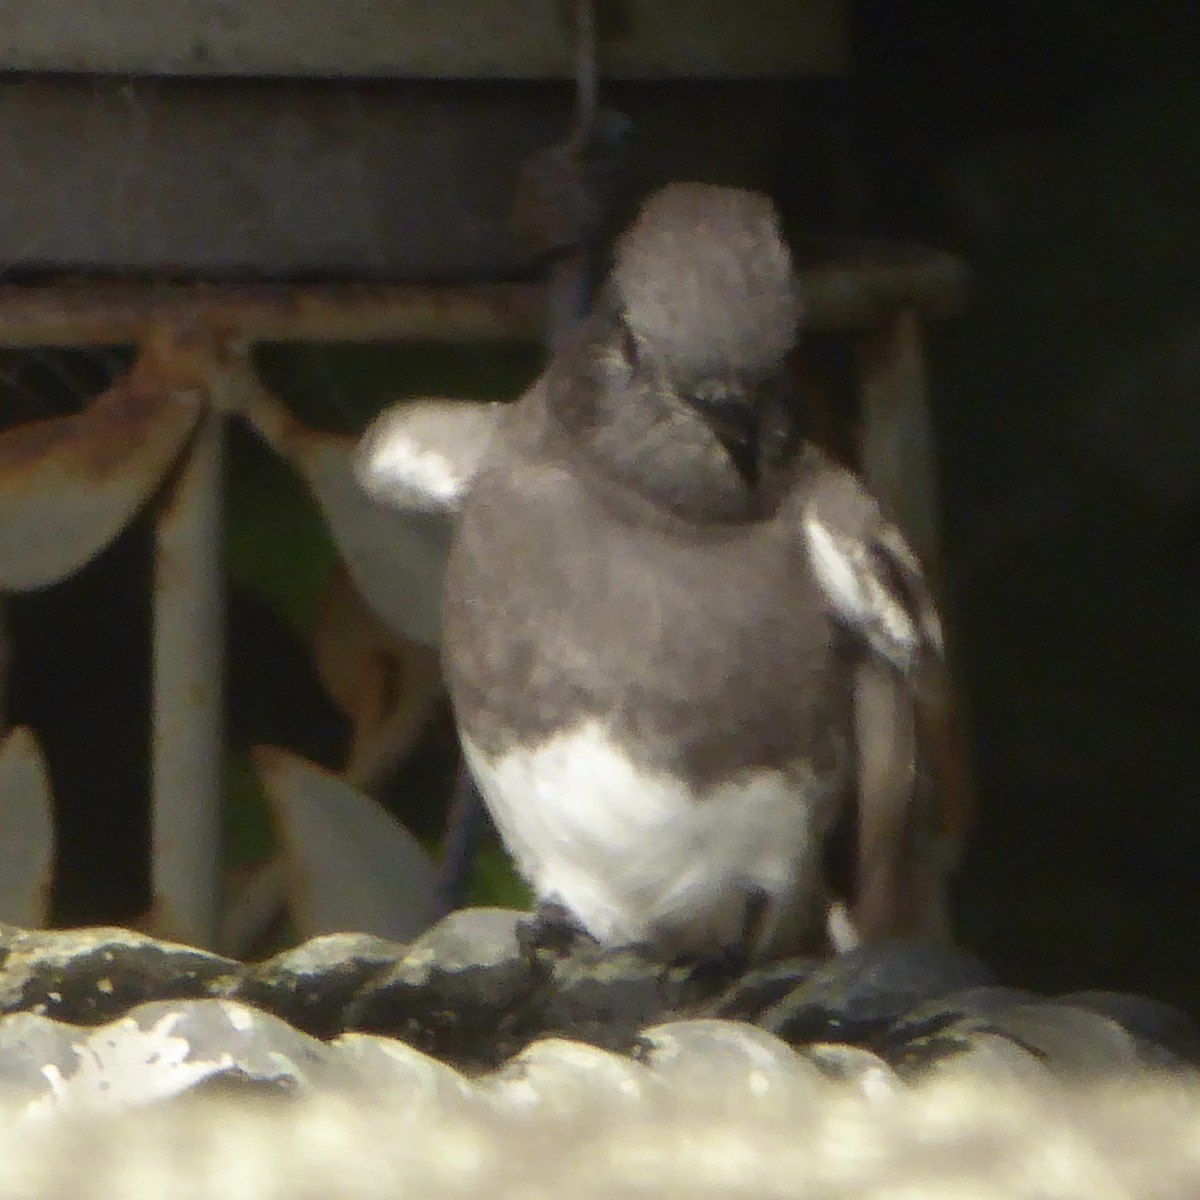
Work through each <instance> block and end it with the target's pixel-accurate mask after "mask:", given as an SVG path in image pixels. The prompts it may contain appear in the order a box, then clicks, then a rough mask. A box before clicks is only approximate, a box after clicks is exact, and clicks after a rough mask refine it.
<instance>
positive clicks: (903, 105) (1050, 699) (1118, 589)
mask: <svg viewBox="0 0 1200 1200" xmlns="http://www.w3.org/2000/svg"><path fill="white" fill-rule="evenodd" d="M854 16H855V26H854V28H855V53H856V60H857V61H856V74H855V80H854V85H853V86H854V90H855V96H856V99H855V104H854V110H855V118H854V131H855V132H854V137H855V139H856V159H857V162H858V163H859V164H860V166H861V169H862V178H863V180H864V186H863V188H862V191H861V193H860V194H859V200H860V203H861V211H860V213H859V214H858V219H859V220H860V221H861V222H862V224H863V225H864V226H865V227H866V228H868V229H869V230H871V231H872V232H876V233H887V234H892V235H902V236H917V237H920V238H924V239H927V240H929V241H930V242H932V243H934V244H936V245H938V246H941V247H945V248H947V249H951V250H954V251H956V252H958V253H960V254H961V255H962V256H963V257H964V258H965V259H966V260H967V262H968V263H969V264H970V266H971V268H972V271H973V277H974V278H973V286H972V290H971V295H970V299H969V303H968V307H967V309H966V311H965V312H964V313H963V315H962V316H961V317H959V318H958V319H955V320H953V321H951V322H948V323H947V324H945V325H942V326H940V327H938V328H937V329H936V330H934V331H933V333H932V342H931V350H932V357H933V367H934V371H933V397H932V401H933V405H934V420H935V426H936V433H937V439H938V448H939V458H940V474H941V488H942V521H943V535H944V555H945V559H946V563H947V568H948V574H949V578H950V592H951V604H952V616H953V620H954V628H955V631H956V633H957V635H958V637H959V641H960V650H961V656H962V665H963V667H964V673H965V678H966V683H967V688H968V694H969V702H970V706H971V730H972V741H973V753H974V760H975V765H976V772H977V778H978V783H979V790H980V802H981V813H980V819H979V822H978V825H977V828H976V831H975V834H974V838H973V840H972V843H971V847H970V851H969V853H968V855H967V859H966V862H965V864H964V869H963V872H962V877H961V880H960V887H959V905H958V908H959V926H960V929H961V932H962V934H963V936H964V938H965V940H967V941H968V942H969V943H971V944H973V945H975V946H976V947H977V948H979V949H980V950H981V951H982V952H983V953H984V954H985V955H986V956H987V957H989V958H990V959H992V960H993V961H994V962H995V963H996V965H998V966H999V967H1000V968H1001V970H1002V971H1003V972H1004V973H1005V974H1007V975H1008V976H1009V977H1010V978H1011V979H1013V980H1014V981H1016V982H1028V983H1033V984H1035V985H1037V986H1040V987H1045V988H1050V989H1067V988H1078V987H1093V986H1107V987H1116V988H1128V989H1134V990H1141V991H1148V992H1151V993H1155V994H1158V995H1161V996H1164V997H1169V998H1173V999H1176V1000H1181V1001H1183V1002H1185V1003H1187V1004H1189V1005H1190V1007H1192V1008H1193V1010H1197V1009H1200V966H1198V965H1197V961H1196V957H1195V953H1194V950H1193V943H1192V940H1191V939H1192V933H1193V930H1194V929H1195V928H1196V924H1197V919H1198V917H1200V889H1198V887H1197V865H1196V864H1197V861H1198V858H1200V793H1198V786H1197V774H1198V768H1200V704H1198V701H1200V693H1198V690H1197V668H1198V666H1200V619H1198V618H1200V567H1198V562H1200V559H1198V557H1197V551H1198V549H1200V547H1198V545H1197V533H1198V532H1200V525H1198V522H1200V506H1198V501H1200V286H1198V285H1200V154H1198V149H1200V142H1198V135H1197V129H1198V127H1200V125H1198V122H1200V75H1198V73H1197V70H1196V58H1195V53H1196V49H1197V47H1200V9H1198V8H1197V7H1196V6H1194V5H1189V4H1187V3H1182V2H1180V3H1170V2H1159V3H1150V4H1139V3H1132V2H1126V0H1098V2H1095V3H1084V2H1078V0H1063V2H1058V3H1049V4H1038V3H1013V2H1009V3H991V4H981V5H971V4H961V3H954V2H953V0H918V2H915V3H910V4H903V5H897V4H891V3H888V2H887V0H870V2H867V3H860V4H857V5H856V6H855V7H854Z"/></svg>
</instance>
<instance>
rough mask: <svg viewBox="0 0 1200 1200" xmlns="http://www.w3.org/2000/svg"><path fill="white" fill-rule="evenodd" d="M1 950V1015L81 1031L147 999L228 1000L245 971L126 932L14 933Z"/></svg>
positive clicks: (197, 952)
mask: <svg viewBox="0 0 1200 1200" xmlns="http://www.w3.org/2000/svg"><path fill="white" fill-rule="evenodd" d="M0 949H2V950H3V951H4V952H5V956H4V967H3V970H2V971H0V1012H29V1013H40V1014H43V1015H45V1016H48V1017H54V1018H56V1019H58V1020H62V1021H70V1022H73V1023H75V1024H79V1025H94V1024H99V1023H100V1022H102V1021H108V1020H111V1019H112V1018H114V1017H118V1016H120V1015H122V1014H123V1013H125V1012H128V1011H129V1009H131V1008H132V1007H133V1006H134V1005H136V1004H140V1003H142V1002H143V1001H146V1000H185V999H201V998H205V997H216V996H225V995H228V994H229V993H230V992H232V991H233V990H234V989H235V988H236V986H237V984H238V982H239V980H240V978H241V975H242V972H243V971H244V970H245V968H244V967H243V966H242V965H241V964H240V963H237V962H234V961H233V960H232V959H227V958H219V957H218V956H217V955H215V954H207V953H205V952H204V951H202V950H194V949H192V948H191V947H188V946H180V945H176V944H174V943H172V942H160V941H157V940H155V939H154V938H149V937H145V936H143V935H142V934H139V933H133V932H132V931H130V930H128V929H108V928H96V929H73V930H64V931H52V932H45V933H42V932H38V933H34V932H26V931H24V930H12V929H9V930H5V931H4V933H3V935H2V936H0Z"/></svg>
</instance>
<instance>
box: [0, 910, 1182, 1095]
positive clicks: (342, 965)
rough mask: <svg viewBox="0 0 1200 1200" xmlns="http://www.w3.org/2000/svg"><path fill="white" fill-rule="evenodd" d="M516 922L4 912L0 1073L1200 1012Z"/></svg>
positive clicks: (614, 1055)
mask: <svg viewBox="0 0 1200 1200" xmlns="http://www.w3.org/2000/svg"><path fill="white" fill-rule="evenodd" d="M527 919H528V918H527V914H524V913H520V912H514V911H509V910H501V909H487V908H481V909H465V910H461V911H459V912H456V913H453V914H451V916H449V917H447V918H446V919H445V920H443V921H441V922H439V923H438V924H437V925H436V926H434V927H433V928H432V929H430V930H429V931H428V932H427V933H425V934H424V935H423V936H422V937H420V938H418V939H417V940H416V941H414V942H412V943H410V944H408V945H399V944H395V943H391V942H386V941H383V940H381V939H379V938H373V937H367V936H363V935H356V934H338V935H332V936H327V937H322V938H317V939H314V940H312V941H310V942H307V943H305V944H304V945H302V946H298V947H296V948H294V949H291V950H288V951H286V952H285V953H282V954H279V955H277V956H276V957H274V958H271V959H268V960H266V961H265V962H261V963H257V964H250V965H244V964H240V963H237V962H234V961H232V960H229V959H223V958H219V957H217V956H214V955H209V954H205V953H203V952H200V951H197V950H192V949H189V948H187V947H182V946H175V945H170V944H168V943H162V942H157V941H154V940H153V939H151V938H147V937H143V936H141V935H138V934H134V933H130V932H127V931H123V930H118V929H96V930H77V931H70V932H64V933H26V932H23V931H20V930H15V929H11V928H9V929H5V930H3V932H2V933H0V951H2V952H3V955H4V959H3V966H2V967H0V1005H2V1006H3V1010H4V1013H5V1014H6V1015H4V1016H2V1017H0V1089H4V1090H7V1091H8V1092H9V1093H10V1094H13V1095H16V1096H18V1097H21V1098H22V1100H23V1102H24V1103H27V1104H31V1105H33V1104H41V1105H47V1104H53V1103H58V1102H62V1101H63V1100H64V1098H71V1097H75V1098H77V1097H78V1096H79V1095H81V1094H86V1095H92V1094H93V1093H94V1094H95V1095H100V1094H103V1095H104V1096H105V1097H106V1102H107V1103H113V1102H115V1100H116V1098H117V1097H120V1096H124V1097H125V1102H126V1103H128V1104H131V1105H136V1104H142V1103H146V1102H148V1101H149V1100H152V1099H158V1098H162V1097H164V1096H168V1095H174V1094H178V1093H182V1092H190V1091H193V1090H195V1089H197V1088H203V1089H209V1090H211V1089H213V1088H218V1089H223V1090H228V1089H229V1088H234V1087H236V1088H243V1089H244V1088H249V1089H250V1090H251V1091H265V1092H267V1093H268V1094H277V1093H279V1092H284V1093H287V1094H297V1095H308V1094H311V1093H312V1092H313V1091H325V1090H329V1089H333V1090H334V1091H339V1090H349V1091H351V1092H363V1091H365V1092H367V1093H371V1094H375V1093H378V1092H379V1091H380V1090H381V1089H382V1090H383V1091H388V1090H389V1089H392V1088H393V1087H408V1088H415V1092H414V1093H413V1094H414V1095H426V1094H428V1095H439V1096H443V1098H444V1097H445V1096H449V1095H453V1094H457V1092H458V1091H460V1090H461V1089H462V1088H463V1087H466V1086H467V1083H466V1081H468V1080H481V1079H490V1080H492V1082H491V1083H489V1085H488V1086H489V1087H507V1086H508V1084H505V1083H504V1082H503V1081H505V1080H507V1081H508V1083H511V1084H512V1085H513V1086H514V1087H515V1086H516V1083H517V1081H520V1084H521V1087H522V1088H524V1089H525V1091H524V1092H523V1093H521V1094H527V1093H528V1094H532V1093H531V1089H532V1091H533V1092H537V1091H538V1089H539V1088H541V1087H542V1086H543V1085H545V1086H546V1087H550V1088H552V1089H561V1088H566V1089H567V1091H568V1093H569V1092H570V1089H571V1088H573V1087H585V1086H591V1084H590V1083H586V1082H581V1081H586V1080H591V1081H593V1082H595V1083H596V1086H603V1087H607V1088H610V1089H615V1090H616V1092H618V1093H622V1092H623V1091H624V1090H628V1089H630V1088H633V1089H634V1090H637V1089H638V1088H639V1087H641V1086H642V1084H643V1083H644V1082H645V1078H644V1076H643V1075H641V1074H639V1070H638V1069H635V1068H640V1067H649V1068H652V1070H653V1074H654V1077H655V1079H656V1080H657V1081H658V1083H659V1084H661V1083H662V1082H663V1080H665V1079H671V1080H674V1081H675V1082H676V1083H677V1084H678V1086H680V1087H684V1081H685V1080H687V1079H691V1080H692V1081H693V1082H695V1081H697V1080H706V1081H708V1082H707V1084H706V1085H705V1086H708V1084H711V1085H712V1086H716V1082H715V1081H716V1080H717V1079H718V1077H720V1076H721V1074H722V1072H725V1073H726V1074H727V1075H728V1074H729V1073H730V1072H732V1075H731V1076H730V1078H731V1079H732V1078H733V1077H734V1076H736V1077H737V1078H739V1079H740V1078H741V1077H742V1075H745V1074H746V1072H750V1073H751V1074H754V1073H755V1072H757V1074H755V1075H754V1078H755V1079H757V1080H758V1083H757V1084H756V1085H755V1086H762V1087H770V1086H774V1085H772V1084H771V1083H770V1081H771V1080H775V1081H776V1082H777V1083H779V1081H780V1080H781V1079H782V1078H783V1075H789V1077H790V1075H791V1074H795V1073H796V1072H799V1073H800V1075H803V1076H805V1077H809V1076H811V1077H820V1078H823V1079H827V1080H833V1081H837V1082H841V1083H849V1084H851V1085H852V1086H853V1087H854V1088H857V1089H858V1090H860V1091H861V1090H863V1089H867V1090H870V1089H872V1088H873V1089H875V1091H876V1092H878V1091H879V1089H880V1088H883V1089H884V1090H886V1089H887V1088H889V1087H892V1086H893V1085H896V1086H898V1085H899V1084H900V1082H901V1081H903V1082H910V1081H919V1080H922V1079H925V1078H927V1077H930V1076H938V1075H940V1074H944V1073H945V1072H946V1071H947V1070H948V1069H952V1070H953V1071H954V1072H962V1071H966V1072H968V1073H969V1074H972V1075H977V1076H979V1077H980V1078H994V1079H995V1080H996V1081H997V1082H1000V1081H1009V1082H1013V1081H1020V1080H1029V1079H1038V1078H1048V1077H1059V1078H1064V1079H1067V1078H1076V1077H1094V1076H1100V1075H1112V1074H1114V1073H1117V1074H1119V1073H1123V1072H1124V1073H1133V1072H1137V1071H1141V1070H1145V1069H1157V1070H1161V1069H1163V1068H1168V1069H1170V1070H1171V1071H1189V1070H1191V1069H1193V1068H1195V1067H1196V1066H1197V1065H1200V1032H1198V1031H1197V1030H1196V1028H1195V1026H1194V1025H1193V1024H1192V1023H1191V1021H1190V1020H1189V1019H1188V1018H1187V1017H1186V1016H1185V1015H1184V1014H1183V1013H1181V1012H1179V1011H1178V1010H1176V1009H1174V1008H1172V1007H1171V1006H1169V1005H1166V1004H1163V1003H1160V1002H1158V1001H1155V1000H1151V999H1148V998H1143V997H1138V996H1130V995H1125V994H1121V993H1111V992H1102V991H1096V992H1087V993H1076V994H1074V995H1070V996H1063V997H1058V998H1048V997H1039V996H1036V995H1034V994H1033V993H1030V992H1027V991H1022V990H1018V989H1014V988H1007V987H1004V986H1002V984H1001V983H1000V982H999V981H998V980H996V979H995V977H994V976H993V974H992V972H991V971H990V970H989V969H988V967H987V966H986V965H985V964H983V963H982V962H980V961H979V960H978V959H976V958H975V957H973V956H972V955H970V954H967V953H965V952H962V951H957V950H951V949H947V948H944V947H935V946H929V945H922V944H910V943H903V942H896V943H890V944H885V945H881V946H877V947H870V948H862V949H859V950H856V951H854V952H852V953H850V954H847V955H845V956H843V957H841V958H838V959H834V960H831V961H829V962H823V963H816V962H814V961H812V960H809V959H796V960H790V961H786V962H781V963H776V964H771V965H768V966H764V967H760V968H756V969H754V970H751V971H748V972H746V973H744V974H740V975H735V974H734V973H733V971H732V969H731V968H730V967H728V966H726V965H722V964H712V963H686V962H674V963H661V962H655V961H653V960H651V959H649V958H647V957H646V956H645V955H644V954H643V953H642V952H641V951H639V950H638V949H637V948H632V947H631V948H624V949H616V950H613V949H607V950H606V949H601V948H599V947H597V946H595V945H593V944H591V943H587V942H579V941H577V942H573V943H570V944H564V945H563V946H561V947H558V948H547V947H545V946H538V945H533V944H531V943H530V941H529V940H528V939H527V938H526V937H524V936H523V929H524V923H525V922H526V921H527ZM664 1030H666V1031H667V1032H665V1033H664V1032H663V1031H664ZM697 1046H703V1047H706V1049H705V1050H704V1051H703V1053H701V1051H699V1050H696V1047H697ZM564 1047H565V1048H564ZM696 1054H700V1057H699V1058H696V1057H695V1055H696ZM731 1064H732V1065H731ZM781 1064H783V1065H781ZM739 1072H740V1073H741V1074H739ZM551 1076H552V1077H553V1080H554V1082H553V1083H552V1084H551V1083H548V1082H546V1081H547V1079H549V1078H550V1077H551ZM570 1080H574V1081H575V1082H574V1083H571V1082H570ZM605 1080H607V1082H606V1083H605V1082H604V1081H605ZM497 1081H500V1082H497ZM539 1081H540V1082H539ZM639 1081H641V1082H639ZM764 1081H766V1082H764ZM727 1082H728V1081H727ZM743 1082H744V1081H743ZM793 1082H794V1080H793ZM656 1086H657V1084H656ZM688 1086H690V1085H688ZM698 1086H699V1085H698ZM722 1086H725V1085H722ZM729 1086H731V1087H732V1086H735V1084H734V1083H729ZM779 1086H783V1085H782V1083H780V1084H779ZM788 1086H789V1087H790V1086H792V1085H791V1084H788ZM505 1094H506V1095H507V1093H505ZM513 1094H514V1095H515V1094H517V1093H515V1092H514V1093H513ZM539 1094H540V1093H539ZM556 1094H557V1093H556Z"/></svg>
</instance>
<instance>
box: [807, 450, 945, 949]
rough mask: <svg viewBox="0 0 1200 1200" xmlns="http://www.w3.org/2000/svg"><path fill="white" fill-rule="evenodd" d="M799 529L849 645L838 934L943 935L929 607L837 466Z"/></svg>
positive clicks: (933, 614)
mask: <svg viewBox="0 0 1200 1200" xmlns="http://www.w3.org/2000/svg"><path fill="white" fill-rule="evenodd" d="M802 526H803V534H804V539H805V543H806V548H807V551H808V555H809V559H810V562H811V564H812V567H813V571H814V573H815V575H816V578H817V580H818V582H819V584H820V587H821V589H822V591H823V592H824V595H825V598H826V600H827V602H828V605H829V611H830V614H831V615H832V617H833V618H834V620H835V621H836V622H837V623H838V624H839V625H840V626H841V627H842V628H843V629H844V630H845V631H846V633H847V635H848V638H849V639H850V641H851V643H852V644H853V645H854V646H855V647H857V649H858V650H859V653H856V654H855V655H854V656H853V662H854V667H853V669H854V679H853V702H854V721H855V746H856V753H857V796H858V812H857V828H856V834H857V838H856V853H855V864H854V865H855V871H854V875H855V890H854V896H853V898H852V900H851V901H850V906H849V912H848V914H847V915H848V917H849V923H850V926H851V931H850V932H851V934H852V936H851V938H850V940H851V941H853V940H855V939H857V940H865V939H868V938H872V937H878V936H883V935H887V934H893V935H896V934H905V935H924V936H937V937H942V936H945V935H946V929H945V914H944V911H943V892H944V882H943V881H944V876H945V873H946V862H945V859H946V850H945V839H944V838H943V837H942V836H941V828H940V827H941V825H942V820H941V815H940V813H939V812H938V810H937V807H936V806H937V803H938V798H937V796H936V795H935V783H936V782H938V781H937V780H935V774H936V767H937V763H936V762H935V760H936V759H937V757H938V755H939V751H940V740H941V739H943V738H944V736H945V734H944V729H943V728H942V725H943V710H944V708H945V704H946V688H945V682H946V676H945V665H944V657H943V645H942V631H941V622H940V620H939V618H938V613H937V608H936V606H935V604H934V602H933V598H932V596H931V594H930V591H929V587H928V585H927V583H926V581H925V577H924V575H923V573H922V571H921V566H920V563H919V562H918V561H917V558H916V555H915V554H914V553H913V552H912V550H911V549H910V548H909V546H908V544H907V542H906V541H905V539H904V537H903V536H902V535H901V533H900V531H899V530H898V529H897V528H896V527H895V526H894V525H892V524H891V523H889V522H888V521H887V520H885V519H884V517H883V516H882V514H881V513H880V511H879V508H878V506H877V505H876V504H875V502H874V500H872V498H871V497H870V496H869V495H868V494H867V492H866V491H865V490H864V489H863V487H862V486H861V484H860V483H859V482H858V480H857V479H855V478H854V476H852V475H851V474H849V473H848V472H845V471H842V470H840V469H837V468H832V467H830V468H829V469H828V470H826V471H823V472H822V473H821V477H820V478H819V479H818V480H817V481H816V483H815V484H814V486H813V488H812V490H811V493H810V494H809V495H808V497H807V501H806V504H805V507H804V511H803V517H802ZM842 940H845V939H844V938H843V939H842Z"/></svg>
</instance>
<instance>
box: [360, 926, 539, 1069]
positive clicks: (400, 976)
mask: <svg viewBox="0 0 1200 1200" xmlns="http://www.w3.org/2000/svg"><path fill="white" fill-rule="evenodd" d="M526 915H527V914H525V913H522V912H517V911H510V910H508V909H498V908H467V909H460V910H459V911H458V912H454V913H451V914H450V915H449V916H448V917H445V918H444V919H443V920H441V921H439V922H438V923H437V924H436V925H435V926H434V927H433V928H432V929H430V930H429V931H428V932H427V933H425V934H423V935H422V936H421V937H419V938H418V939H417V940H416V941H415V942H413V943H412V944H411V945H410V946H409V948H408V950H407V952H406V953H405V954H404V956H403V957H402V958H401V959H400V961H399V962H398V963H396V964H395V966H393V967H391V968H389V969H387V970H385V971H384V972H383V973H382V974H380V975H379V976H377V977H376V978H375V979H374V980H372V982H370V983H369V984H367V986H366V987H365V988H363V989H362V990H361V991H360V993H359V995H358V997H357V998H356V999H355V1000H354V1001H353V1002H352V1003H351V1004H350V1005H349V1006H348V1007H347V1009H346V1013H345V1026H346V1028H347V1029H357V1030H362V1031H365V1032H372V1033H384V1034H388V1035H390V1036H392V1037H397V1038H400V1039H401V1040H402V1041H405V1042H407V1043H408V1044H409V1045H411V1046H415V1047H416V1048H417V1049H418V1050H422V1051H424V1052H425V1053H427V1054H433V1055H435V1056H436V1057H437V1058H440V1059H443V1060H444V1061H445V1062H448V1063H450V1064H452V1065H453V1066H456V1067H459V1068H461V1069H464V1070H476V1071H478V1070H483V1069H487V1068H489V1067H495V1066H498V1065H499V1064H500V1063H501V1062H503V1061H504V1060H505V1059H506V1058H508V1057H509V1056H510V1055H512V1054H514V1053H516V1052H517V1051H518V1050H520V1049H521V1047H523V1046H524V1045H525V1044H526V1043H527V1042H529V1041H530V1040H532V1037H534V1036H536V1030H537V1018H538V1014H539V1013H540V1010H541V999H542V992H543V989H544V987H545V973H544V971H543V970H542V969H541V968H540V967H539V966H538V965H537V964H535V963H534V962H533V961H531V959H530V958H529V957H528V956H527V955H526V954H525V953H524V952H523V951H522V948H521V944H520V941H519V930H520V926H521V922H522V921H523V920H525V918H526Z"/></svg>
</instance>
